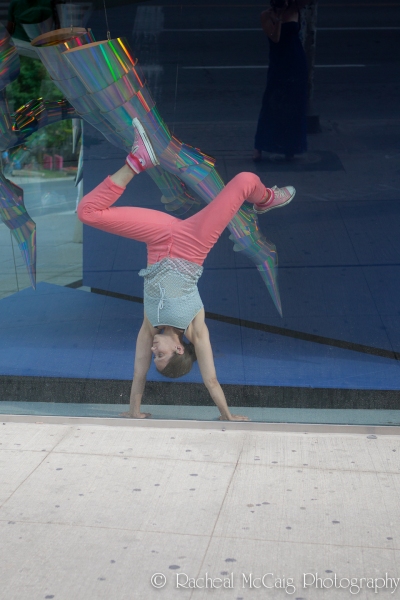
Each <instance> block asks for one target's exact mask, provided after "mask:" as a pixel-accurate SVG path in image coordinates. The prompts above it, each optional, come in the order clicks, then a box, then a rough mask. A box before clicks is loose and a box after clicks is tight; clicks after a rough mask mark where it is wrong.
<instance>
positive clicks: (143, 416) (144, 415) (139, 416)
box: [119, 412, 151, 419]
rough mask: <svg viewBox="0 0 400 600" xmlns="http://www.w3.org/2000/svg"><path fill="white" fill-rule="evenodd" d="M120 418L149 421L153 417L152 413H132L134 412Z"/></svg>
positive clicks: (126, 413)
mask: <svg viewBox="0 0 400 600" xmlns="http://www.w3.org/2000/svg"><path fill="white" fill-rule="evenodd" d="M119 416H120V417H125V418H126V419H148V418H149V417H151V413H142V412H141V413H137V414H135V413H132V412H124V413H121V414H120V415H119Z"/></svg>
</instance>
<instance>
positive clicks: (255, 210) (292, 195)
mask: <svg viewBox="0 0 400 600" xmlns="http://www.w3.org/2000/svg"><path fill="white" fill-rule="evenodd" d="M285 187H286V189H287V190H288V191H289V193H290V196H289V198H288V199H287V200H285V202H282V203H281V204H273V205H272V206H266V207H265V208H264V209H259V210H257V209H256V205H255V204H253V211H254V212H255V213H256V214H257V215H263V214H264V213H266V212H268V211H269V210H274V208H282V206H287V205H288V204H289V202H291V201H292V200H293V198H294V197H295V195H296V190H295V188H294V187H293V186H291V185H287V186H285ZM271 189H272V190H274V189H276V186H274V187H273V188H271Z"/></svg>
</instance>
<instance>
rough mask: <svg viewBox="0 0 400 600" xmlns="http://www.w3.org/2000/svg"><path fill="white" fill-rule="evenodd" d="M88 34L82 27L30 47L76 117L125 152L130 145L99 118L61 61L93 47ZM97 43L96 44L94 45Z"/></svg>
mask: <svg viewBox="0 0 400 600" xmlns="http://www.w3.org/2000/svg"><path fill="white" fill-rule="evenodd" d="M93 40H94V38H93V36H92V34H91V32H88V31H86V29H83V28H81V27H72V28H71V27H66V28H64V29H58V30H56V31H51V32H50V33H46V34H44V35H41V36H39V37H37V38H35V39H34V40H32V42H31V44H32V46H34V47H35V49H36V52H37V54H38V57H39V58H40V60H41V61H42V63H43V64H44V66H45V67H46V69H47V71H48V73H49V75H50V77H51V78H52V80H53V82H54V84H55V85H56V86H57V87H58V88H59V90H60V91H61V92H62V94H63V96H64V97H65V98H67V99H68V100H69V102H70V103H71V104H72V106H74V107H75V109H76V111H77V112H78V113H79V115H80V116H81V117H82V118H83V119H84V120H86V121H87V122H88V123H90V124H91V125H93V127H95V128H96V129H98V130H99V131H100V132H101V133H102V135H103V136H104V137H105V138H106V139H107V140H108V141H109V142H110V143H111V144H113V145H114V146H116V147H117V148H121V147H122V148H123V149H124V150H127V149H128V148H129V145H126V144H124V142H123V140H121V138H120V137H119V136H118V134H117V133H115V130H114V129H113V128H112V127H111V125H110V124H109V123H108V122H107V121H106V120H105V119H104V117H103V116H102V115H101V113H100V111H99V109H98V107H97V106H96V104H95V103H94V102H93V100H92V98H91V96H90V94H88V93H87V90H86V87H85V85H84V84H83V83H82V80H81V79H80V78H79V77H77V75H76V73H75V71H74V70H73V69H72V68H71V67H70V65H69V64H68V62H67V61H66V60H65V59H64V58H63V53H64V52H65V51H67V50H71V49H73V48H76V47H83V46H86V45H89V44H93V43H94V42H93ZM95 43H96V42H95Z"/></svg>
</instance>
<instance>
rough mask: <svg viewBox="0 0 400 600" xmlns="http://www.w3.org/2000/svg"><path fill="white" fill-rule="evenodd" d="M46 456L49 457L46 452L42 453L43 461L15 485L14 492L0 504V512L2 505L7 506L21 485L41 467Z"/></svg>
mask: <svg viewBox="0 0 400 600" xmlns="http://www.w3.org/2000/svg"><path fill="white" fill-rule="evenodd" d="M48 456H49V455H48V453H47V452H46V453H43V460H41V461H40V462H39V464H37V465H36V467H34V468H33V469H32V471H30V472H29V473H28V475H27V476H26V477H25V478H24V479H23V481H21V482H20V483H19V484H18V485H17V487H16V488H15V489H14V490H13V491H12V492H11V494H10V496H8V498H6V500H4V502H2V503H0V510H1V509H2V508H3V507H4V505H5V504H7V502H8V501H9V500H11V498H12V497H13V496H14V494H15V493H16V492H17V491H18V490H19V488H20V487H21V486H23V485H24V483H25V482H26V481H27V480H28V479H29V477H30V476H31V475H33V473H34V472H35V471H36V470H37V469H39V467H41V466H42V464H43V462H44V461H45V460H46V459H47V458H48Z"/></svg>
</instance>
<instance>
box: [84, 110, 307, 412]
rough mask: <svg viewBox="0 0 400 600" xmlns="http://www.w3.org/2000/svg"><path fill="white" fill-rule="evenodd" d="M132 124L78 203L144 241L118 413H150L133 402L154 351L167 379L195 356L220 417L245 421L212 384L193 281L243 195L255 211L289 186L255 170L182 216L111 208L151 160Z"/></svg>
mask: <svg viewBox="0 0 400 600" xmlns="http://www.w3.org/2000/svg"><path fill="white" fill-rule="evenodd" d="M132 124H133V126H134V128H135V141H134V144H133V146H132V150H131V152H130V154H129V155H128V156H127V158H126V164H125V165H124V166H123V167H122V168H121V169H120V170H119V171H117V172H116V173H115V174H114V175H112V176H111V177H107V178H106V179H105V180H104V181H103V183H101V184H100V185H98V186H97V187H96V188H95V189H94V190H93V191H92V192H90V193H89V194H87V195H86V196H84V198H82V200H81V202H80V204H79V206H78V217H79V219H80V220H81V221H83V223H86V224H87V225H91V226H92V227H96V228H97V229H101V230H103V231H108V232H109V233H114V234H117V235H121V236H123V237H127V238H130V239H134V240H137V241H140V242H145V244H146V245H147V268H146V269H142V270H141V271H140V272H139V275H140V276H141V277H143V278H144V318H143V324H142V326H141V328H140V331H139V334H138V337H137V341H136V353H135V363H134V377H133V382H132V389H131V395H130V408H129V411H128V412H127V413H123V416H125V417H132V418H140V419H142V418H145V417H150V416H151V415H150V414H149V413H143V412H141V411H140V405H141V401H142V396H143V392H144V388H145V383H146V376H147V372H148V370H149V368H150V364H151V359H152V355H154V363H155V366H156V368H157V370H158V371H159V372H160V373H162V375H165V376H166V377H171V378H175V377H181V376H182V375H185V374H186V373H188V372H189V371H190V369H191V368H192V365H193V362H194V361H195V360H197V361H198V363H199V368H200V372H201V375H202V378H203V382H204V384H205V386H206V388H207V390H208V391H209V392H210V395H211V398H212V399H213V401H214V402H215V404H216V405H217V407H218V409H219V411H220V413H221V416H220V419H222V420H228V421H247V420H248V418H247V417H245V416H241V415H232V414H231V412H230V410H229V408H228V405H227V403H226V399H225V395H224V392H223V391H222V388H221V386H220V384H219V383H218V379H217V375H216V371H215V366H214V359H213V353H212V349H211V344H210V337H209V333H208V328H207V325H206V323H205V320H204V318H205V312H204V307H203V303H202V301H201V298H200V295H199V292H198V289H197V281H198V279H199V277H200V276H201V274H202V272H203V267H202V264H203V262H204V260H205V258H206V256H207V254H208V253H209V251H210V250H211V248H212V247H213V246H214V244H215V243H216V242H217V240H218V238H219V236H220V235H221V233H222V231H223V230H224V229H225V227H226V226H227V225H228V223H229V221H230V220H231V219H232V218H233V217H234V216H235V214H236V212H237V211H238V210H239V209H240V207H241V205H242V204H243V202H244V201H245V200H247V201H248V202H251V203H252V204H253V210H254V211H255V212H256V213H258V214H262V213H265V212H267V211H268V210H271V209H273V208H277V207H280V206H284V205H286V204H288V203H289V202H290V201H291V200H292V198H293V197H294V194H295V189H294V188H293V187H291V186H289V187H284V188H277V187H273V188H271V189H270V188H266V187H265V185H263V183H261V181H260V179H259V177H257V175H254V174H253V173H239V174H238V175H236V177H234V178H233V179H232V180H231V181H230V182H229V183H228V184H227V185H226V186H225V188H224V189H223V190H222V191H221V192H220V193H219V194H218V195H217V196H216V197H215V198H214V200H213V201H212V202H210V204H208V205H207V206H206V207H204V208H203V209H202V210H201V211H199V212H198V213H197V214H195V215H193V216H192V217H189V218H188V219H185V220H181V219H178V218H176V217H173V216H171V215H168V214H166V213H164V212H161V211H158V210H151V209H147V208H135V207H112V205H113V204H114V203H115V202H116V201H117V200H118V198H119V197H120V196H121V194H122V193H123V192H124V190H125V187H126V186H127V185H128V183H129V182H130V181H131V180H132V179H133V177H134V176H135V175H138V174H139V173H141V172H142V171H145V170H146V169H149V168H151V167H153V166H156V165H157V164H159V163H158V160H157V157H156V155H155V153H154V150H153V148H152V146H151V143H150V140H149V138H148V137H147V134H146V132H145V130H144V128H143V127H142V125H141V124H140V122H139V121H138V119H134V120H133V123H132ZM183 336H185V337H186V338H187V340H189V342H190V343H187V342H185V341H184V340H183Z"/></svg>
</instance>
